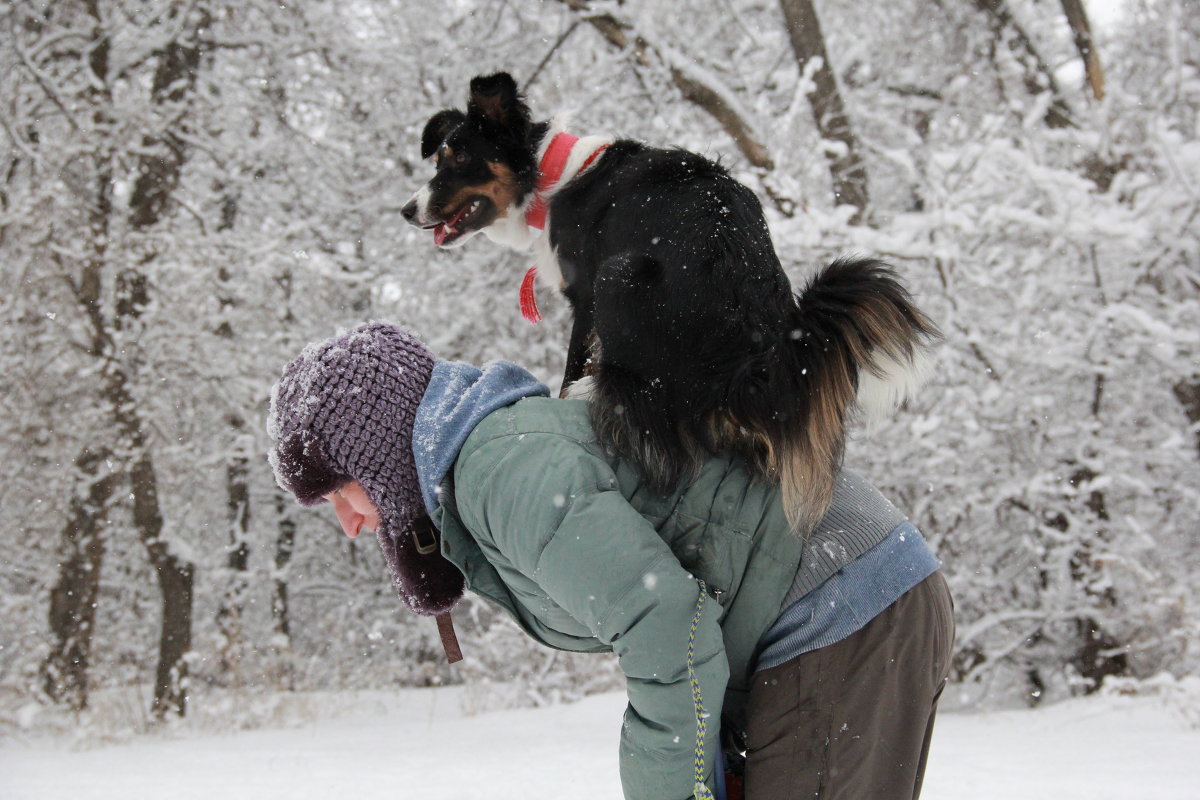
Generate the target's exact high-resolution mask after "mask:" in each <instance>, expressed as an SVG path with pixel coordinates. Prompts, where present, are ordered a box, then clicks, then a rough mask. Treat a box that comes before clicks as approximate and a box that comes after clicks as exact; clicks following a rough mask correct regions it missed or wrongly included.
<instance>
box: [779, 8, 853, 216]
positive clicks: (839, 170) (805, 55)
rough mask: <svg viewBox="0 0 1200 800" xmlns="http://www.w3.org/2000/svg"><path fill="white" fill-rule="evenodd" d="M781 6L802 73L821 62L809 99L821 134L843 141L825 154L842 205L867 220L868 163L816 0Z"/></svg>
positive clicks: (839, 202)
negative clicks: (831, 57)
mask: <svg viewBox="0 0 1200 800" xmlns="http://www.w3.org/2000/svg"><path fill="white" fill-rule="evenodd" d="M779 6H780V8H782V9H783V18H784V22H785V24H786V26H787V33H788V38H789V39H790V40H791V43H792V52H793V53H795V55H796V64H797V67H798V68H799V70H800V73H801V74H805V73H806V72H807V69H808V64H809V63H810V62H812V61H813V59H817V61H816V62H815V63H816V64H817V65H818V66H817V67H816V69H815V70H813V71H812V77H813V83H814V88H813V90H812V91H811V92H809V93H808V102H809V105H810V106H811V107H812V112H813V119H814V121H815V122H816V125H817V130H818V131H819V132H820V134H821V138H822V139H824V140H825V141H827V142H831V143H836V144H837V145H839V146H838V147H837V148H836V149H827V150H826V156H825V157H826V159H827V160H828V162H829V173H830V175H831V176H832V178H833V196H834V200H835V201H836V202H837V204H838V205H850V206H854V207H855V208H856V209H858V211H856V212H855V214H854V216H853V217H852V218H851V222H853V223H855V224H857V223H859V222H862V221H863V217H864V215H865V213H866V210H867V202H868V199H869V198H868V193H867V167H866V164H865V163H864V162H863V159H862V153H861V152H860V149H859V145H858V140H857V138H856V137H855V135H854V127H853V126H852V125H851V124H850V116H849V115H848V114H847V113H846V104H845V103H844V102H843V101H842V94H841V91H840V90H839V89H838V85H837V79H836V78H835V76H834V72H833V65H832V64H831V63H830V61H829V53H828V51H827V48H826V47H825V37H824V35H823V34H822V33H821V21H820V19H819V18H818V17H817V11H816V9H815V8H814V7H813V4H812V0H779Z"/></svg>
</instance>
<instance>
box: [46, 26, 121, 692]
mask: <svg viewBox="0 0 1200 800" xmlns="http://www.w3.org/2000/svg"><path fill="white" fill-rule="evenodd" d="M89 10H93V11H94V10H95V6H94V5H90V6H89ZM93 16H94V17H95V19H96V25H95V27H94V28H93V30H92V32H91V33H92V37H93V39H92V43H91V47H90V48H89V50H88V55H87V61H88V67H89V68H90V69H91V71H92V76H93V78H94V80H92V81H91V82H90V85H89V87H88V89H87V91H86V93H85V97H86V99H87V101H88V102H89V103H90V104H91V106H92V109H93V112H92V120H91V121H92V123H93V124H94V125H95V127H96V129H97V130H101V131H103V130H106V129H107V127H108V126H109V123H110V120H109V117H108V113H107V112H108V108H109V107H110V105H111V102H112V98H111V96H110V95H109V93H108V89H107V76H108V55H109V40H108V37H107V36H105V35H104V32H103V29H102V28H101V26H100V23H99V18H98V12H97V13H96V14H93ZM91 160H92V168H93V170H94V173H93V183H92V186H93V187H94V189H95V194H94V196H93V197H92V201H91V203H90V208H89V212H88V229H87V235H88V238H87V242H86V247H87V255H86V256H84V259H83V263H82V264H81V265H80V269H79V275H78V278H77V279H74V280H71V289H72V291H73V293H74V295H75V299H76V301H77V302H78V303H79V305H80V308H81V309H82V311H83V313H84V315H85V317H86V318H87V320H88V322H89V325H90V336H89V341H88V353H89V355H91V356H92V357H94V358H97V359H103V358H105V357H106V355H107V354H108V353H109V352H110V351H111V339H110V338H109V335H108V331H107V325H106V323H105V320H104V314H103V310H102V307H101V292H102V283H103V282H102V279H101V276H102V274H103V271H104V267H105V264H106V263H107V255H108V243H109V223H110V215H111V213H112V189H111V187H112V183H113V181H112V171H111V166H110V159H109V154H108V151H107V148H105V147H103V146H98V147H97V148H96V150H95V151H94V152H93V153H92V154H91ZM51 257H52V258H56V259H57V260H59V261H62V258H61V256H59V255H57V254H55V255H52V256H51ZM109 453H110V450H109V449H108V448H107V447H106V446H104V445H100V446H98V447H93V448H91V449H88V450H85V451H84V452H82V453H80V455H78V456H77V457H76V458H75V462H74V463H75V467H76V470H77V472H78V474H79V475H80V476H81V481H80V485H79V486H78V487H77V488H75V489H74V491H73V493H72V497H71V501H70V503H69V508H70V514H69V516H68V518H67V522H66V524H65V525H64V526H63V536H62V540H63V550H64V553H63V559H62V561H61V562H60V564H59V575H58V581H57V583H56V584H55V586H54V588H53V589H51V591H50V608H49V619H50V629H51V632H52V634H53V636H54V643H53V644H52V646H51V651H50V653H49V654H48V655H47V657H46V659H45V660H44V661H43V663H42V665H41V670H40V671H41V678H42V686H43V688H44V689H45V691H46V695H47V696H48V697H49V698H51V699H52V700H54V701H56V702H63V703H66V704H67V705H68V706H69V707H71V708H73V709H76V710H79V709H83V708H84V707H86V706H87V702H88V689H89V686H90V680H89V675H88V668H89V666H90V664H91V650H92V635H93V633H94V629H95V620H96V603H97V598H98V595H99V588H100V572H101V566H102V564H103V559H104V541H103V534H104V529H105V527H106V526H107V523H108V513H109V509H110V501H111V499H112V496H113V494H114V492H115V490H116V485H117V483H118V481H119V479H120V477H121V472H120V467H119V465H118V466H117V467H116V469H114V470H111V471H110V472H109V473H108V474H106V475H104V476H103V477H100V470H101V468H102V466H104V467H108V466H109V464H108V457H109Z"/></svg>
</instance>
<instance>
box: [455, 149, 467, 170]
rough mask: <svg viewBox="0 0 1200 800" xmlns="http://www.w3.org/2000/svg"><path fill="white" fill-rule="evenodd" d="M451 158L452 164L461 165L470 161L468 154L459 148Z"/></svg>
mask: <svg viewBox="0 0 1200 800" xmlns="http://www.w3.org/2000/svg"><path fill="white" fill-rule="evenodd" d="M452 160H453V162H454V166H456V167H461V166H462V165H463V164H465V163H467V162H468V161H470V160H471V157H470V156H468V155H467V154H466V153H464V152H463V151H462V150H459V151H458V152H457V153H455V154H454V158H453V159H452Z"/></svg>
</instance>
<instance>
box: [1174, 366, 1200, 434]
mask: <svg viewBox="0 0 1200 800" xmlns="http://www.w3.org/2000/svg"><path fill="white" fill-rule="evenodd" d="M1172 390H1173V391H1174V392H1175V398H1176V399H1177V400H1179V404H1180V405H1181V406H1183V413H1184V414H1185V415H1187V420H1188V422H1190V423H1191V425H1192V428H1193V429H1194V433H1195V436H1196V449H1197V450H1200V376H1196V377H1194V378H1192V379H1191V380H1186V381H1179V382H1178V383H1176V384H1175V385H1174V386H1173V387H1172Z"/></svg>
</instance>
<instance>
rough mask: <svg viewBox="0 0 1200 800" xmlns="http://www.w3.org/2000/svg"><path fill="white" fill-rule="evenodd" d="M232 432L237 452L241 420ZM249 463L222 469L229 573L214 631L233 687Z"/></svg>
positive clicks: (237, 672) (237, 670) (233, 461)
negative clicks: (217, 632) (219, 640)
mask: <svg viewBox="0 0 1200 800" xmlns="http://www.w3.org/2000/svg"><path fill="white" fill-rule="evenodd" d="M230 425H231V427H232V428H233V431H234V440H235V445H234V449H235V452H236V451H240V450H241V447H240V444H241V442H240V440H241V437H242V435H243V431H244V429H245V423H244V422H243V421H242V419H241V418H240V417H237V416H234V417H233V418H231V419H230ZM249 474H250V462H249V459H247V458H246V457H245V456H244V455H241V454H235V455H233V456H231V457H230V459H229V462H228V464H226V466H225V493H226V509H227V514H228V521H229V549H228V551H227V555H226V559H225V566H226V568H227V569H228V570H229V581H228V586H227V587H226V590H225V596H224V597H223V598H222V600H221V603H220V606H219V607H218V609H217V620H216V621H217V630H219V631H220V632H221V644H220V647H219V651H220V666H221V672H222V673H223V674H227V675H229V676H230V679H231V681H232V684H233V685H234V686H239V685H241V684H242V680H243V679H242V670H241V662H242V658H243V653H242V648H243V645H244V642H245V633H244V629H243V625H242V616H243V613H244V611H245V603H246V593H247V589H248V581H247V578H246V573H247V570H248V568H249V562H250V542H249V534H250V483H249Z"/></svg>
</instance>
